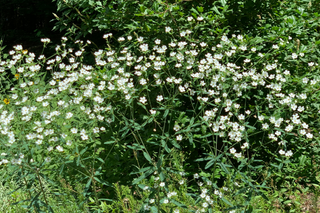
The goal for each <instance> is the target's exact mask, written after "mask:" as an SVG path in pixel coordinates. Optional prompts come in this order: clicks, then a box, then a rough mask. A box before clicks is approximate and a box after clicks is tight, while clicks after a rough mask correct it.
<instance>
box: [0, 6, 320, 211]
mask: <svg viewBox="0 0 320 213" xmlns="http://www.w3.org/2000/svg"><path fill="white" fill-rule="evenodd" d="M57 4H58V10H59V11H61V12H62V13H63V15H62V16H57V17H58V19H59V23H58V25H57V28H59V29H60V30H65V29H69V35H70V36H71V35H72V34H74V33H76V34H77V35H78V36H77V37H76V38H75V42H73V44H72V46H71V47H72V48H70V47H69V45H71V44H69V43H66V40H67V38H63V39H62V43H61V44H60V45H57V46H56V47H55V50H56V53H55V54H54V55H52V56H50V57H48V58H46V57H45V56H40V57H39V58H38V57H36V56H35V55H34V54H32V53H27V52H26V51H25V50H23V48H22V46H20V45H17V46H15V47H14V49H15V50H14V51H10V52H9V55H8V54H3V53H2V52H1V54H0V78H1V81H0V87H1V93H0V100H1V101H3V104H2V105H0V109H1V111H0V112H1V121H0V122H1V123H0V124H1V126H0V127H1V129H0V130H1V134H2V135H3V137H1V138H0V141H1V144H0V149H1V152H2V154H1V156H0V160H1V161H0V162H1V165H2V166H3V169H4V170H7V171H8V172H10V173H8V174H9V175H7V177H11V176H14V174H17V176H14V177H15V180H16V183H18V184H19V187H21V188H23V189H24V190H25V191H26V192H28V198H27V199H26V200H25V201H26V202H27V203H28V204H27V205H26V206H25V207H26V208H27V209H28V210H30V211H33V210H36V211H49V212H53V211H54V210H53V207H52V206H51V204H50V200H49V198H50V197H54V196H67V195H69V196H73V197H74V199H75V200H76V201H77V203H78V204H79V209H86V208H87V205H89V209H90V211H95V212H101V211H104V212H109V211H113V212H170V211H171V212H187V211H190V212H201V211H208V212H218V211H230V212H235V211H241V212H252V211H253V209H256V206H255V202H256V201H257V200H261V199H265V200H268V199H269V198H270V197H269V196H267V194H268V193H270V190H271V189H276V190H279V191H280V192H284V186H287V185H290V186H292V187H294V186H296V184H297V182H298V181H299V184H302V185H305V186H312V187H313V188H316V187H318V179H317V175H318V174H317V172H316V171H318V169H319V167H318V165H317V164H316V163H315V162H317V161H318V160H319V157H318V156H319V155H318V152H319V131H318V130H319V117H318V113H319V110H320V107H319V106H320V103H319V91H318V90H319V82H320V73H319V64H318V63H319V51H318V49H319V42H318V38H319V35H318V24H319V20H318V19H317V17H318V14H317V13H316V11H315V8H316V6H317V5H316V4H315V5H310V3H309V2H307V1H306V2H305V1H293V2H290V3H288V2H279V1H272V0H270V1H264V2H257V1H243V2H241V1H237V2H235V1H229V2H226V1H224V0H221V1H199V2H197V4H196V3H195V2H193V1H177V2H164V1H139V2H138V1H132V2H131V1H129V2H128V1H112V2H108V1H105V2H101V1H67V0H66V1H63V2H62V1H57ZM137 4H139V7H137V6H136V5H137ZM104 5H107V6H104ZM248 9H249V10H248ZM75 11H76V12H75ZM93 11H95V13H94V12H93ZM231 14H236V15H237V18H231ZM256 16H257V17H259V19H258V20H257V19H254V17H256ZM269 17H270V18H269ZM255 20H257V21H255ZM245 21H246V22H247V24H245ZM75 22H77V23H75ZM95 29H100V30H106V29H108V30H109V32H111V31H112V32H114V33H115V34H116V35H118V34H119V36H114V35H113V34H112V33H108V34H105V35H104V39H106V43H107V44H106V48H102V47H101V48H99V50H97V51H95V52H94V53H93V57H94V63H92V64H93V65H87V64H86V57H87V55H86V54H85V53H86V50H87V49H88V48H91V47H92V42H90V41H87V42H83V41H81V40H76V39H77V38H80V37H84V36H86V33H91V32H93V31H94V30H95ZM71 40H72V39H71ZM42 41H43V42H44V47H45V46H47V45H48V43H49V40H46V39H44V40H42ZM93 49H94V48H93ZM44 69H46V70H47V71H46V72H44V71H43V70H44ZM49 189H50V190H49ZM279 197H282V198H281V199H280V200H279V202H280V203H283V204H288V201H287V200H288V199H287V198H286V197H283V194H281V195H280V194H279ZM261 202H262V201H261ZM266 202H269V201H266ZM271 205H272V204H271ZM284 210H286V209H284ZM267 211H268V210H267Z"/></svg>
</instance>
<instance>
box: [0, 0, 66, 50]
mask: <svg viewBox="0 0 320 213" xmlns="http://www.w3.org/2000/svg"><path fill="white" fill-rule="evenodd" d="M0 5H1V6H0V40H3V45H6V49H7V50H8V49H12V46H14V45H17V44H22V45H23V47H24V48H25V49H28V50H30V51H31V52H39V51H41V50H42V43H41V42H40V39H41V38H44V37H48V38H50V39H51V40H53V41H54V40H59V39H60V38H61V36H62V34H63V33H60V32H59V31H55V32H53V31H52V28H53V27H54V22H53V21H52V20H53V19H54V16H53V14H52V13H53V12H55V11H56V10H57V6H56V3H55V2H52V1H51V0H0Z"/></svg>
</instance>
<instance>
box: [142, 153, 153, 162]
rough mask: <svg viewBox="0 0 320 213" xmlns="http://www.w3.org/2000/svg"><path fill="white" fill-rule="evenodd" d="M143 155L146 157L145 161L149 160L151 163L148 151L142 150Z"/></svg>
mask: <svg viewBox="0 0 320 213" xmlns="http://www.w3.org/2000/svg"><path fill="white" fill-rule="evenodd" d="M143 156H144V157H145V158H146V159H147V161H149V162H150V163H152V160H151V157H150V155H149V154H148V153H146V152H143Z"/></svg>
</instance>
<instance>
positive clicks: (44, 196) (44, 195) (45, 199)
mask: <svg viewBox="0 0 320 213" xmlns="http://www.w3.org/2000/svg"><path fill="white" fill-rule="evenodd" d="M36 173H37V176H38V179H39V183H40V187H41V191H42V194H43V198H44V201H45V202H46V204H47V206H49V205H48V201H47V198H46V194H45V193H44V190H43V186H42V182H41V179H40V175H39V172H38V170H37V169H36Z"/></svg>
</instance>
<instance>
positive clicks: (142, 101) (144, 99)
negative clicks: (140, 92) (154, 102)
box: [140, 96, 147, 104]
mask: <svg viewBox="0 0 320 213" xmlns="http://www.w3.org/2000/svg"><path fill="white" fill-rule="evenodd" d="M140 102H141V103H143V104H146V103H147V99H146V97H144V96H143V97H140Z"/></svg>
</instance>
